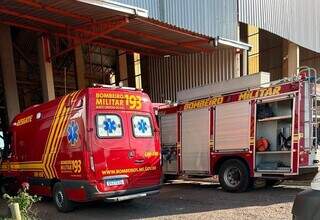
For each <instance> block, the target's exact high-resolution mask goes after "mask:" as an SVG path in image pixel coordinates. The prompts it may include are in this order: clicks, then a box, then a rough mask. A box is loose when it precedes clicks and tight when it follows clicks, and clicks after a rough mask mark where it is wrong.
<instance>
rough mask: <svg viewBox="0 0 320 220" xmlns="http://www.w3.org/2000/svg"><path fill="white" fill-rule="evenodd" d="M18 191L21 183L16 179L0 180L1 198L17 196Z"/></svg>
mask: <svg viewBox="0 0 320 220" xmlns="http://www.w3.org/2000/svg"><path fill="white" fill-rule="evenodd" d="M18 190H19V183H18V181H17V180H16V179H15V178H1V180H0V195H1V198H2V196H3V195H4V194H8V195H10V196H15V195H17V192H18Z"/></svg>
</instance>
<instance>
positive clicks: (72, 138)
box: [67, 121, 79, 145]
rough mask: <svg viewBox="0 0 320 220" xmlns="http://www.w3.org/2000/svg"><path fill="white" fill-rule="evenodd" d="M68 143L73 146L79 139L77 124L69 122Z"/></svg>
mask: <svg viewBox="0 0 320 220" xmlns="http://www.w3.org/2000/svg"><path fill="white" fill-rule="evenodd" d="M67 131H68V136H67V138H68V142H69V143H70V144H72V145H75V144H76V143H77V142H78V139H79V126H78V124H77V122H75V121H71V122H70V123H69V125H68V130H67Z"/></svg>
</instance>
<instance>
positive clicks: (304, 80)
mask: <svg viewBox="0 0 320 220" xmlns="http://www.w3.org/2000/svg"><path fill="white" fill-rule="evenodd" d="M248 82H250V76H248V77H247V78H246V77H245V78H243V79H242V81H241V79H240V78H238V79H234V80H230V81H226V82H223V83H220V84H219V83H218V84H213V85H212V86H211V87H208V86H205V87H203V88H196V89H191V90H189V91H184V93H183V97H182V101H180V102H178V103H177V104H174V105H172V104H171V105H170V106H165V107H163V108H160V109H159V110H158V111H159V113H158V114H159V123H160V132H161V144H162V153H163V172H164V174H165V175H166V176H168V177H171V178H172V177H177V176H187V177H188V176H192V177H210V176H214V175H219V182H220V184H221V186H222V188H223V189H224V190H226V191H231V192H241V191H245V190H247V189H248V188H249V187H250V185H251V184H252V183H253V181H254V180H255V179H258V178H259V179H265V180H266V182H267V184H274V183H276V181H279V180H281V179H288V178H293V177H295V176H298V175H302V174H306V173H316V171H317V168H318V162H319V161H318V159H317V157H316V153H317V148H318V141H317V135H318V132H317V126H318V122H317V117H318V116H317V115H318V114H317V105H318V104H317V102H318V99H319V98H318V96H317V93H316V90H317V86H316V73H314V71H311V70H310V69H307V70H306V71H304V72H303V73H301V74H300V75H299V76H296V77H294V78H292V79H282V80H279V81H277V82H270V81H269V82H268V83H265V84H263V85H259V86H255V87H253V88H248V87H246V86H243V85H244V84H247V83H248ZM239 86H240V87H241V88H239ZM230 87H232V88H237V87H238V88H237V89H236V91H231V90H232V89H231V90H230V89H228V88H230ZM217 89H218V90H219V91H220V92H219V91H218V90H217ZM212 90H216V91H218V92H213V94H206V95H203V94H204V93H203V91H206V92H207V93H210V91H212ZM221 91H222V92H221ZM178 98H179V94H178Z"/></svg>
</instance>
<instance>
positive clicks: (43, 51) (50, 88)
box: [38, 36, 55, 102]
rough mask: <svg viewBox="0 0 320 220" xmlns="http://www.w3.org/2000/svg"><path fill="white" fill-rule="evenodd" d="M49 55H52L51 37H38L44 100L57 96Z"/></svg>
mask: <svg viewBox="0 0 320 220" xmlns="http://www.w3.org/2000/svg"><path fill="white" fill-rule="evenodd" d="M48 57H50V44H49V39H48V38H47V37H46V36H42V37H40V38H39V39H38V60H39V66H40V75H41V83H42V95H43V101H44V102H47V101H50V100H52V99H54V98H55V93H54V82H53V71H52V63H51V62H50V61H49V60H48Z"/></svg>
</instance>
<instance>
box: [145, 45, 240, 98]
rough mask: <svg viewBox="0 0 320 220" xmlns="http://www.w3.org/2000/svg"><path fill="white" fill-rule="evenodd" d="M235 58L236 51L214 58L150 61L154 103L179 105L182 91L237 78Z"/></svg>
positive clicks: (218, 53) (219, 52) (198, 56)
mask: <svg viewBox="0 0 320 220" xmlns="http://www.w3.org/2000/svg"><path fill="white" fill-rule="evenodd" d="M235 56H236V55H235V50H234V49H221V50H217V51H216V52H215V53H212V54H190V55H188V56H174V57H169V58H158V57H149V58H148V59H149V60H148V63H149V66H148V71H149V83H150V91H149V93H150V96H151V99H152V101H153V102H163V101H165V100H172V101H176V93H177V91H179V90H183V89H189V88H193V87H197V86H201V85H206V84H210V83H214V82H220V81H222V80H227V79H231V78H234V77H237V75H236V74H235V73H236V72H237V71H236V65H235ZM144 83H145V82H142V84H144Z"/></svg>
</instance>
